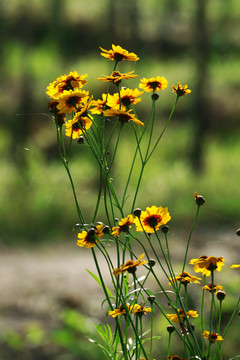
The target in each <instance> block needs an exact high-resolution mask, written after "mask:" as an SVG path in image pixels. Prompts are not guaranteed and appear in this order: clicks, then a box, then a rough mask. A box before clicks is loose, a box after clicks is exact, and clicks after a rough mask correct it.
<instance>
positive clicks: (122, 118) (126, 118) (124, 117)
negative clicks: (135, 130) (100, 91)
mask: <svg viewBox="0 0 240 360" xmlns="http://www.w3.org/2000/svg"><path fill="white" fill-rule="evenodd" d="M130 119H131V117H130V116H129V115H120V116H119V118H118V120H119V121H121V123H127V122H129V120H130Z"/></svg>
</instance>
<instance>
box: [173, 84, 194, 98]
mask: <svg viewBox="0 0 240 360" xmlns="http://www.w3.org/2000/svg"><path fill="white" fill-rule="evenodd" d="M172 89H173V92H174V93H175V94H176V95H177V96H183V95H187V94H190V93H191V92H192V91H191V90H190V89H188V85H187V84H185V85H183V86H182V85H181V84H180V82H178V84H177V87H176V86H174V85H173V86H172Z"/></svg>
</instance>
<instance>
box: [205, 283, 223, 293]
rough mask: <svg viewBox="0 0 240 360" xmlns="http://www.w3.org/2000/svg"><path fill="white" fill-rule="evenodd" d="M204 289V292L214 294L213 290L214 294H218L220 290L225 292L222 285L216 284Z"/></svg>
mask: <svg viewBox="0 0 240 360" xmlns="http://www.w3.org/2000/svg"><path fill="white" fill-rule="evenodd" d="M202 288H203V290H206V291H209V292H212V289H213V292H216V291H218V290H223V286H222V285H215V284H208V285H204V286H203V287H202Z"/></svg>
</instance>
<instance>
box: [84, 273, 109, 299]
mask: <svg viewBox="0 0 240 360" xmlns="http://www.w3.org/2000/svg"><path fill="white" fill-rule="evenodd" d="M86 270H87V272H88V273H89V274H90V275H91V276H92V277H93V278H94V279H95V280H96V281H97V283H98V284H99V285H101V287H102V288H103V284H102V282H101V280H100V279H99V277H97V276H96V275H94V274H93V273H92V272H91V271H90V270H88V269H86ZM105 289H106V291H107V293H108V295H109V296H111V297H113V294H112V293H111V291H110V290H109V289H108V287H107V286H105Z"/></svg>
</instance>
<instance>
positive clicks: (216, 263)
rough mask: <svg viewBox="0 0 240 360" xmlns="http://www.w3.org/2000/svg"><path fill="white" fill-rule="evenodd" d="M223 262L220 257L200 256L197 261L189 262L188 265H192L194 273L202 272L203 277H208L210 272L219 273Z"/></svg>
mask: <svg viewBox="0 0 240 360" xmlns="http://www.w3.org/2000/svg"><path fill="white" fill-rule="evenodd" d="M224 261H225V260H224V258H223V257H222V256H220V257H215V256H200V257H199V258H198V259H192V260H190V262H189V264H191V265H194V267H193V269H194V271H196V272H202V273H203V275H206V276H209V275H211V271H215V270H217V271H221V269H222V266H223V265H224Z"/></svg>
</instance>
